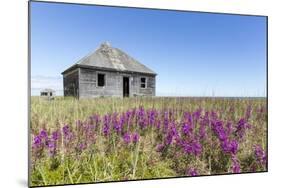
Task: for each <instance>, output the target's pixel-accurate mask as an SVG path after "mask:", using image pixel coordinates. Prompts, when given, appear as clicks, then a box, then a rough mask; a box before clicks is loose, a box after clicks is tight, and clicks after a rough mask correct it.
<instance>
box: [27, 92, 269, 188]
mask: <svg viewBox="0 0 281 188" xmlns="http://www.w3.org/2000/svg"><path fill="white" fill-rule="evenodd" d="M30 126H31V127H30V130H31V131H30V134H31V135H30V136H31V146H30V148H31V164H30V169H31V178H30V180H31V182H30V183H31V186H40V185H56V184H73V183H90V182H104V181H118V180H130V179H147V178H161V177H175V176H197V175H211V174H226V173H241V172H258V171H266V170H267V156H266V154H267V152H266V151H267V148H266V146H267V143H266V141H267V139H266V138H267V108H266V99H262V98H244V99H242V98H236V99H235V98H158V97H156V98H126V99H119V98H97V99H92V100H86V99H85V100H75V99H73V98H62V97H61V98H60V97H58V98H56V99H55V100H53V101H47V100H42V99H40V98H39V97H31V124H30Z"/></svg>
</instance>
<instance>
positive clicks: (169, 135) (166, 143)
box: [164, 132, 173, 145]
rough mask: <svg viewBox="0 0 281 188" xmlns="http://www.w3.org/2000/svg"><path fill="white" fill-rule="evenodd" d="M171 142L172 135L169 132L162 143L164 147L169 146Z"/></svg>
mask: <svg viewBox="0 0 281 188" xmlns="http://www.w3.org/2000/svg"><path fill="white" fill-rule="evenodd" d="M172 141H173V134H171V132H169V133H168V135H167V136H166V138H165V140H164V143H165V145H170V144H171V143H172Z"/></svg>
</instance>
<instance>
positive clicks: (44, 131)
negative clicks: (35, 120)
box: [39, 129, 48, 139]
mask: <svg viewBox="0 0 281 188" xmlns="http://www.w3.org/2000/svg"><path fill="white" fill-rule="evenodd" d="M39 136H40V138H41V139H47V138H48V133H47V131H46V130H44V129H43V130H41V131H40V133H39Z"/></svg>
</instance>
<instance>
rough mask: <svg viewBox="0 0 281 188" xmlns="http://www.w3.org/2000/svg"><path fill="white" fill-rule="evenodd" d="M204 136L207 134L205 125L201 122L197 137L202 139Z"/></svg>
mask: <svg viewBox="0 0 281 188" xmlns="http://www.w3.org/2000/svg"><path fill="white" fill-rule="evenodd" d="M206 136H207V133H206V125H204V124H201V125H200V128H199V138H200V139H202V140H203V139H205V138H206Z"/></svg>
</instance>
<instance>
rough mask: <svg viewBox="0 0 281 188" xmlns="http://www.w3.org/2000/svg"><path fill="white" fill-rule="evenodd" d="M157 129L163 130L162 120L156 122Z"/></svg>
mask: <svg viewBox="0 0 281 188" xmlns="http://www.w3.org/2000/svg"><path fill="white" fill-rule="evenodd" d="M156 128H157V129H160V128H161V120H157V122H156Z"/></svg>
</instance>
